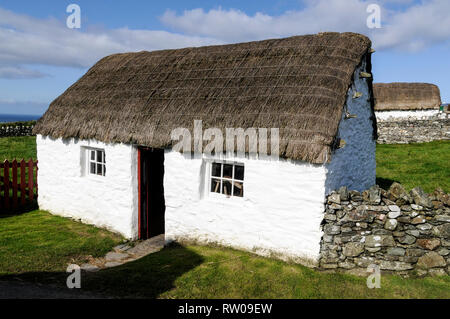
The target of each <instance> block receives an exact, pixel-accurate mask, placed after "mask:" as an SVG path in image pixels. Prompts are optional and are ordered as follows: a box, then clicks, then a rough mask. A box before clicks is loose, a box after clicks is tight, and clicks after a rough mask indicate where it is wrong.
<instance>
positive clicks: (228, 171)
mask: <svg viewBox="0 0 450 319" xmlns="http://www.w3.org/2000/svg"><path fill="white" fill-rule="evenodd" d="M232 174H233V165H228V164H223V177H224V178H230V179H231V178H232V176H233V175H232Z"/></svg>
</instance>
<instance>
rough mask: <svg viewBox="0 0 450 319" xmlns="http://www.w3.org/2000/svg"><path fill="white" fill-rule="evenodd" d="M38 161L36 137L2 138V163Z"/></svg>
mask: <svg viewBox="0 0 450 319" xmlns="http://www.w3.org/2000/svg"><path fill="white" fill-rule="evenodd" d="M22 158H24V159H26V160H28V159H30V158H32V159H33V160H36V158H37V156H36V137H34V136H21V137H3V138H0V161H1V162H3V161H4V160H6V159H7V160H9V161H11V160H13V159H22Z"/></svg>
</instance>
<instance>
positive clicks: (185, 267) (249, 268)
mask: <svg viewBox="0 0 450 319" xmlns="http://www.w3.org/2000/svg"><path fill="white" fill-rule="evenodd" d="M82 287H83V289H85V290H89V291H95V292H99V293H104V294H107V295H113V296H118V297H147V298H155V297H157V298H189V299H190V298H450V277H449V276H446V277H440V278H415V279H413V278H408V279H405V278H401V277H398V276H393V275H382V277H381V288H380V289H369V288H367V285H366V278H364V277H356V276H352V275H346V274H336V273H324V272H319V271H316V270H312V269H309V268H307V267H304V266H301V265H297V264H291V263H286V262H283V261H278V260H274V259H270V258H264V257H259V256H256V255H253V254H251V253H247V252H242V251H237V250H233V249H229V248H222V247H204V246H187V247H184V246H179V245H173V246H170V247H168V248H165V249H164V250H162V251H161V252H158V253H156V254H153V255H149V256H147V257H145V258H142V259H140V260H137V261H135V262H132V263H129V264H125V265H122V266H120V267H117V268H112V269H108V270H104V271H100V272H98V273H93V274H88V275H86V276H84V277H83V283H82Z"/></svg>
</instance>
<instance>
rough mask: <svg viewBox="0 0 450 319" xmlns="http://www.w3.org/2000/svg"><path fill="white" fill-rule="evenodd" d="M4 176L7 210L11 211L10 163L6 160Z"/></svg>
mask: <svg viewBox="0 0 450 319" xmlns="http://www.w3.org/2000/svg"><path fill="white" fill-rule="evenodd" d="M3 170H4V174H3V186H4V188H3V189H4V194H5V198H4V200H5V209H6V210H8V209H9V162H8V160H6V161H5V162H4V168H3Z"/></svg>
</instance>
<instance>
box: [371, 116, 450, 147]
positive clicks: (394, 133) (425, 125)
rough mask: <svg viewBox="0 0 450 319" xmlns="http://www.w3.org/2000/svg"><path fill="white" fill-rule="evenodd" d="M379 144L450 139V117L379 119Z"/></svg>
mask: <svg viewBox="0 0 450 319" xmlns="http://www.w3.org/2000/svg"><path fill="white" fill-rule="evenodd" d="M377 126H378V141H377V142H378V143H379V144H408V143H424V142H431V141H440V140H450V118H434V119H433V118H430V119H428V120H411V119H409V120H403V121H399V120H396V121H378V122H377Z"/></svg>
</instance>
